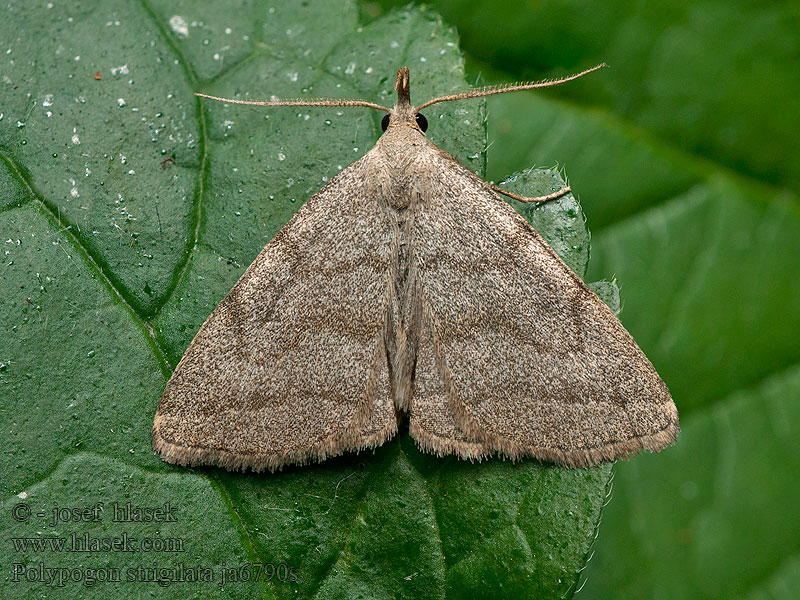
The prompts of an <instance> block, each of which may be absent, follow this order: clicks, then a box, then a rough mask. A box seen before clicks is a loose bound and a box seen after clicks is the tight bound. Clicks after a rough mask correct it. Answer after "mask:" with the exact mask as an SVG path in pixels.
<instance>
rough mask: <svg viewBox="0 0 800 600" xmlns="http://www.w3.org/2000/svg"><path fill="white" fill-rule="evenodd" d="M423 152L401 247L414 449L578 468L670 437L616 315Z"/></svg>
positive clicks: (478, 191) (665, 400) (660, 398)
mask: <svg viewBox="0 0 800 600" xmlns="http://www.w3.org/2000/svg"><path fill="white" fill-rule="evenodd" d="M437 150H438V149H437ZM432 162H433V163H434V164H435V165H436V168H435V169H434V172H435V174H436V176H434V177H433V178H431V179H430V181H428V182H427V183H426V185H427V186H428V187H427V189H424V190H422V192H421V198H420V204H419V206H418V208H417V210H416V212H415V216H414V219H415V220H414V244H413V252H414V259H413V260H414V264H415V265H416V269H417V278H418V279H417V283H416V284H417V287H418V292H417V293H418V298H419V299H418V302H419V303H420V305H421V306H420V310H421V323H420V328H419V331H420V334H419V347H418V354H417V367H416V373H415V382H414V391H413V395H412V406H411V408H410V417H411V423H410V431H411V434H412V436H414V437H415V439H416V440H417V441H418V443H420V445H421V446H422V448H423V449H426V450H428V451H433V452H436V453H439V454H447V453H456V454H458V455H460V456H462V457H466V458H481V457H483V456H486V455H488V454H491V453H493V452H500V453H502V454H504V455H506V456H509V457H511V458H518V457H523V456H532V457H536V458H539V459H541V460H547V461H552V462H555V463H558V464H561V465H565V466H570V467H581V466H587V465H596V464H598V463H599V462H602V461H604V460H614V459H617V458H627V457H628V456H629V455H630V454H632V453H634V452H636V451H638V450H640V449H642V448H646V449H649V450H652V451H658V450H660V449H662V448H663V447H665V446H666V445H668V444H669V443H671V442H672V441H673V440H674V439H675V436H676V435H677V433H678V430H679V426H678V415H677V410H676V408H675V404H674V403H673V401H672V398H671V397H670V394H669V391H668V390H667V387H666V385H665V384H664V382H663V381H662V380H661V378H660V377H659V376H658V374H657V373H656V371H655V369H654V368H653V366H652V364H651V363H650V361H649V360H648V359H647V357H646V356H645V355H644V353H643V352H642V351H641V349H640V348H639V347H638V346H637V345H636V342H635V341H634V340H633V338H632V337H631V335H630V334H629V333H628V332H627V331H626V330H625V329H624V328H623V326H622V324H621V323H620V322H619V320H618V319H617V317H616V316H615V315H614V314H613V313H612V312H611V310H610V309H609V308H608V307H607V306H606V305H605V304H604V303H603V302H602V301H601V300H600V299H599V298H598V297H597V296H596V295H595V294H594V293H593V292H592V291H591V290H590V289H589V288H588V287H587V286H586V285H585V284H584V283H583V281H581V279H580V278H579V277H578V276H577V275H575V273H573V272H572V271H571V270H570V269H569V267H567V266H566V265H565V264H564V263H563V261H562V260H561V259H560V258H559V257H558V256H557V255H556V254H555V252H554V251H553V250H552V249H551V248H550V247H549V246H548V245H547V243H546V242H545V241H544V240H543V239H542V237H541V236H540V235H539V234H538V233H537V232H536V231H535V230H534V229H533V228H532V227H531V226H530V224H528V222H527V221H526V220H525V219H524V218H523V217H522V216H520V215H519V214H518V213H517V212H516V211H515V210H514V209H513V208H512V207H511V206H509V205H508V204H507V203H506V202H504V201H503V200H501V199H500V198H499V197H498V196H497V195H496V194H495V193H494V192H492V191H491V190H490V188H489V187H488V186H487V184H486V183H485V182H483V181H481V180H480V179H479V178H478V177H477V176H476V175H475V174H474V173H472V172H471V171H469V170H468V169H466V167H464V166H462V165H461V164H460V163H458V162H457V161H456V160H455V159H454V158H452V157H451V156H450V155H448V154H446V153H444V152H443V151H438V153H436V157H435V160H433V161H432Z"/></svg>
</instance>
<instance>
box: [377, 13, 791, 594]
mask: <svg viewBox="0 0 800 600" xmlns="http://www.w3.org/2000/svg"><path fill="white" fill-rule="evenodd" d="M387 4H392V3H391V2H387ZM433 4H434V5H435V6H436V7H437V9H438V10H440V11H441V12H442V13H443V14H444V16H445V18H447V19H448V21H449V22H451V23H453V24H455V25H456V26H457V27H458V29H459V32H460V33H461V34H462V36H463V39H462V43H463V46H464V47H465V49H466V52H467V57H468V61H469V60H471V61H472V65H473V71H474V73H475V74H477V73H478V71H480V73H481V75H482V76H483V78H485V79H488V80H489V82H490V83H492V82H495V81H496V82H508V81H512V80H515V79H529V78H530V79H539V78H542V77H545V76H559V75H564V74H567V73H570V72H574V71H575V70H578V69H580V68H583V67H587V66H591V65H592V64H596V63H599V62H602V61H605V62H608V63H609V64H610V68H609V69H604V70H602V71H600V72H598V73H595V74H592V75H591V77H589V78H586V79H584V80H582V81H579V82H575V83H574V84H569V85H565V86H563V87H560V88H553V89H549V90H541V91H539V92H538V93H536V94H518V95H507V96H500V97H497V98H496V99H490V100H489V102H488V110H489V120H488V123H489V139H490V143H491V148H490V150H489V152H488V154H489V156H488V162H489V167H488V173H489V177H490V178H493V177H499V176H502V174H504V173H507V172H509V170H514V169H520V168H525V167H527V166H529V165H532V164H540V165H542V164H544V165H551V164H555V163H557V164H559V165H563V166H564V167H565V168H566V171H567V172H568V173H569V175H570V183H571V184H572V186H573V187H574V188H576V189H577V190H578V191H580V192H581V193H582V194H583V200H584V202H583V205H584V209H585V211H586V214H587V218H588V221H589V223H590V224H592V229H593V234H594V237H593V243H592V262H591V265H590V268H589V278H592V276H595V277H597V276H599V275H601V274H602V275H603V276H608V275H616V276H619V278H620V281H622V282H623V284H624V285H623V288H622V295H623V298H624V306H625V307H624V310H623V312H622V314H621V318H622V321H623V323H624V324H625V326H626V327H627V328H628V330H629V331H630V332H631V333H632V334H633V335H634V337H635V338H636V339H637V341H638V342H639V344H640V345H641V347H642V348H643V350H644V351H645V352H646V353H647V355H648V356H649V357H650V358H651V360H652V361H653V363H654V364H655V366H656V368H657V369H658V370H659V372H660V373H661V374H662V376H663V377H664V379H665V381H666V382H667V384H668V385H669V387H670V389H671V390H672V392H673V396H674V398H675V401H676V404H677V406H678V409H679V411H680V413H681V424H682V428H683V431H682V433H681V435H680V437H679V439H678V443H677V445H676V447H675V448H674V449H670V450H668V451H665V452H663V453H661V454H659V455H658V456H648V457H641V458H637V459H636V460H632V461H630V462H629V463H621V464H619V465H617V466H616V467H615V487H614V499H613V501H612V502H611V503H610V504H609V506H608V507H607V508H606V509H605V510H604V513H603V522H602V526H601V528H600V537H599V539H598V544H597V547H596V552H595V554H594V559H593V560H592V561H591V562H590V563H589V568H588V569H587V571H586V573H587V576H588V583H587V585H586V586H585V588H584V590H583V592H582V595H583V596H586V597H589V598H609V597H613V598H675V599H678V598H732V597H735V598H764V597H792V595H794V593H795V589H796V587H797V581H798V574H800V569H799V568H798V564H800V562H799V561H798V552H797V549H798V547H800V527H798V526H797V516H796V512H797V511H796V510H795V508H794V507H795V506H797V505H798V504H800V484H798V482H797V477H796V475H794V473H796V471H797V461H796V457H797V446H796V441H795V440H796V438H797V435H796V432H797V430H798V428H799V427H800V415H798V413H797V406H798V398H800V394H798V389H797V384H796V380H797V375H796V371H797V366H798V364H800V344H798V343H797V340H798V339H800V286H798V285H797V282H798V280H800V262H798V260H797V256H798V253H799V252H800V242H798V240H800V209H798V206H800V203H799V202H798V191H800V160H798V158H800V154H798V153H799V152H800V150H799V149H798V145H797V143H796V140H797V133H798V131H799V130H800V122H799V121H798V118H800V117H799V115H800V111H798V110H797V97H798V93H799V92H800V71H798V70H797V68H796V66H797V65H796V48H797V47H798V43H799V42H800V36H799V34H798V31H800V28H798V17H797V11H796V10H795V7H794V6H790V4H787V3H772V4H770V5H761V4H758V5H757V4H751V5H741V4H736V5H734V4H731V3H724V2H718V1H716V0H700V1H698V2H691V3H690V2H677V3H676V2H661V1H657V2H654V3H653V2H650V3H640V4H631V3H629V2H620V1H612V2H605V3H602V4H599V3H594V2H593V3H588V2H548V3H524V5H525V6H524V7H521V6H513V7H512V6H511V5H510V4H509V5H502V6H495V5H490V4H487V3H479V2H474V1H468V2H458V3H455V2H452V1H450V0H436V1H435V2H434V3H433ZM787 432H792V433H787Z"/></svg>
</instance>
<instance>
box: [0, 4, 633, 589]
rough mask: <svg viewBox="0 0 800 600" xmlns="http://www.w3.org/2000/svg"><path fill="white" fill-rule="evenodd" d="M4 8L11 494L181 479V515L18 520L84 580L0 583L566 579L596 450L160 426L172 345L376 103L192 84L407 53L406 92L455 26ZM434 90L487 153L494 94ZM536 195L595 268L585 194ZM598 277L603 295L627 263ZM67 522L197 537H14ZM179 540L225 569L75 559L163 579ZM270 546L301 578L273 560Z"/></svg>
mask: <svg viewBox="0 0 800 600" xmlns="http://www.w3.org/2000/svg"><path fill="white" fill-rule="evenodd" d="M6 16H7V18H6V19H5V21H4V22H3V23H2V24H0V31H2V33H3V39H7V40H12V41H11V42H9V46H10V52H8V53H6V54H5V55H4V58H3V59H2V61H3V62H2V64H3V73H4V75H6V77H5V78H4V81H5V86H6V87H4V88H3V92H2V93H3V96H4V102H3V103H2V105H3V113H4V114H3V118H2V120H0V156H2V158H3V160H2V161H0V191H2V192H3V197H2V199H1V200H0V207H1V208H0V238H1V239H0V242H1V243H3V245H4V255H3V259H4V262H3V270H2V274H1V275H0V277H1V278H2V286H3V287H2V289H3V290H4V294H5V301H4V302H3V304H2V305H0V323H2V326H3V332H4V340H5V341H4V344H3V346H2V348H0V386H1V389H2V391H3V405H2V411H1V412H0V415H2V417H1V418H2V424H3V429H4V431H5V432H6V437H5V438H4V442H3V445H2V463H0V481H2V485H3V486H4V490H5V493H6V499H5V504H4V507H5V508H4V510H5V511H6V512H5V514H6V518H7V519H11V518H12V517H11V516H9V515H11V511H12V509H13V508H14V507H15V506H16V505H18V504H25V505H28V506H29V507H30V508H31V510H32V511H36V512H35V513H33V514H35V515H38V511H40V510H41V511H43V514H48V512H50V511H52V509H53V508H56V506H55V505H56V503H57V504H58V506H59V507H62V508H64V507H66V508H74V509H78V512H77V513H75V514H78V515H80V514H83V513H82V512H81V509H83V508H85V507H89V506H94V505H95V504H96V503H97V502H104V503H106V504H107V505H110V504H111V503H113V502H117V503H119V504H125V503H127V502H131V504H132V505H135V506H139V507H142V508H151V509H153V508H157V507H159V506H163V504H164V503H165V502H170V503H171V505H174V506H175V507H176V508H177V510H178V512H179V513H180V519H179V521H178V522H177V523H158V524H156V523H153V522H144V523H141V522H134V523H120V522H115V521H113V520H112V519H110V518H108V517H109V515H106V516H105V517H104V518H102V519H100V520H99V521H92V522H85V521H81V520H78V521H72V522H69V523H67V524H61V525H58V524H54V525H53V526H49V525H48V524H47V523H44V522H43V521H41V519H42V518H43V517H38V516H35V517H31V518H30V519H29V520H27V521H19V522H12V521H9V523H10V524H11V525H12V526H11V527H9V528H7V531H8V533H7V539H6V542H5V544H4V552H5V558H6V561H5V562H6V564H12V563H20V564H23V565H25V567H24V568H26V569H38V568H39V565H40V564H41V565H42V568H43V569H45V568H50V567H64V568H69V569H71V570H70V573H72V574H75V575H74V576H77V574H82V575H81V576H82V577H83V578H84V580H83V581H82V582H75V581H72V582H69V583H68V584H66V585H65V587H64V588H59V587H58V586H54V585H53V584H52V582H51V583H50V584H48V583H47V582H46V581H35V579H36V578H37V577H38V575H37V573H39V571H31V573H32V574H31V575H30V576H28V575H25V577H24V580H23V581H13V580H12V579H11V575H10V573H7V576H6V578H5V579H4V581H3V588H2V596H3V597H4V598H15V597H20V598H21V597H29V596H30V595H31V594H41V595H44V594H47V593H53V594H55V593H60V592H61V590H64V593H67V594H68V595H69V596H70V597H74V596H75V595H81V596H83V597H102V598H108V597H114V596H122V597H131V596H136V597H138V596H150V595H156V594H157V595H159V596H160V597H163V596H166V597H186V596H187V595H190V596H193V597H203V598H205V597H229V596H231V595H233V596H235V597H238V596H242V597H253V596H263V597H267V598H272V597H277V598H290V597H291V598H295V597H310V596H314V595H316V596H318V597H325V598H328V597H347V598H349V597H354V596H359V595H360V596H363V597H398V596H400V597H405V598H431V597H439V598H443V597H452V598H462V597H463V598H472V597H476V596H481V597H497V598H502V597H509V596H512V597H519V596H531V597H538V598H560V597H569V596H570V595H571V594H572V593H573V591H574V589H575V588H576V586H577V584H578V577H579V574H580V572H581V570H582V569H583V568H584V566H585V564H586V559H587V556H588V554H589V549H590V546H591V544H592V541H593V540H594V537H595V535H596V527H597V524H598V521H599V515H600V510H601V507H602V505H603V503H604V502H605V501H606V497H607V493H608V485H609V479H610V471H611V469H610V466H608V465H606V466H603V467H599V468H595V469H586V470H565V469H560V468H556V467H554V466H552V465H543V464H540V463H538V462H536V461H520V462H517V463H515V464H511V463H509V462H504V461H502V460H500V459H493V460H489V461H486V462H484V463H482V464H472V463H469V462H464V461H459V460H456V459H454V458H452V457H448V458H438V457H435V456H431V455H426V454H422V453H420V452H419V451H418V450H417V448H416V445H415V444H414V442H413V440H411V439H410V438H409V437H408V435H407V433H402V434H401V435H399V436H398V438H397V439H395V440H392V441H391V442H388V443H386V444H384V446H382V447H381V448H379V449H377V450H376V451H375V452H374V453H362V454H358V455H356V454H349V455H346V456H343V457H339V458H336V459H333V460H329V461H326V462H324V463H322V464H320V465H313V466H307V467H303V468H288V469H286V470H284V471H283V472H282V473H278V474H272V475H270V474H252V473H246V474H241V473H228V472H224V471H221V470H218V469H193V470H192V469H182V468H178V467H174V466H170V465H167V464H165V463H163V462H161V461H160V459H158V458H157V457H156V456H154V454H153V452H152V449H151V444H150V428H151V425H152V418H153V415H154V413H155V409H156V406H157V403H158V399H159V396H160V394H161V392H162V391H163V388H164V385H165V382H166V379H167V377H168V375H169V367H168V365H175V364H176V363H177V361H178V360H179V358H180V356H181V355H182V353H183V351H184V349H185V348H186V346H187V345H188V343H189V341H190V340H191V338H192V336H193V335H194V333H195V332H196V330H197V328H198V327H199V326H200V325H201V323H202V322H203V320H204V319H205V318H206V317H207V316H208V314H209V313H210V312H211V310H212V309H213V308H214V306H215V305H216V303H217V302H218V301H219V300H220V299H221V298H222V297H223V296H224V295H225V294H226V293H227V291H228V290H229V289H230V288H231V286H232V285H233V284H234V283H235V281H236V279H237V278H238V277H239V276H240V275H241V273H242V272H243V271H244V269H245V268H246V267H247V265H248V264H249V263H250V261H251V260H252V259H253V258H254V257H255V255H256V254H257V253H258V251H259V250H260V249H261V248H262V247H263V246H264V245H265V244H266V243H267V242H268V241H269V239H271V237H272V236H273V235H274V234H275V233H276V232H277V231H278V229H279V228H280V227H281V226H282V225H283V224H284V223H285V222H286V221H287V220H288V219H289V218H290V216H291V215H292V214H293V213H294V212H295V211H296V210H297V208H299V206H301V205H302V202H303V201H305V199H306V198H308V196H309V195H311V194H312V193H314V192H315V191H316V190H317V189H318V188H319V187H321V186H322V185H323V183H324V181H325V180H326V179H328V178H330V177H332V176H334V175H335V174H336V173H337V172H338V171H339V170H340V169H341V168H343V167H345V166H347V165H348V164H350V163H351V162H353V161H354V160H356V159H357V158H358V157H360V156H361V155H362V154H363V153H364V152H366V151H367V150H368V149H369V148H370V147H371V145H372V144H373V143H374V140H375V139H377V137H378V135H379V133H380V126H379V123H380V114H370V113H369V112H368V111H364V110H362V109H358V110H352V109H351V110H347V109H344V110H339V109H317V110H311V109H303V110H297V109H291V108H281V109H273V110H263V109H262V110H256V109H252V108H245V107H233V106H227V105H225V104H222V103H210V102H206V101H202V102H200V101H197V100H196V99H194V98H193V97H192V93H193V92H194V91H203V92H207V93H214V94H218V95H227V96H241V97H245V96H247V97H254V98H255V97H269V96H271V95H273V94H274V95H277V96H282V97H291V96H306V95H314V96H334V97H360V98H364V99H368V100H374V101H378V102H382V103H392V102H393V97H394V95H393V85H394V73H395V70H396V68H397V67H399V66H403V65H405V64H408V65H410V67H411V77H412V82H413V94H414V97H415V99H417V100H418V101H420V100H424V99H426V98H428V97H432V96H433V95H435V94H443V93H447V92H450V91H452V90H455V89H463V88H464V87H465V82H464V71H463V62H462V59H461V55H460V51H459V49H458V46H457V39H456V36H455V33H454V32H453V30H452V29H449V28H448V27H447V26H445V25H444V24H443V23H442V22H441V20H440V19H439V18H438V17H437V16H436V15H433V14H430V13H427V12H424V11H420V10H416V9H409V10H403V11H398V12H396V13H392V14H389V15H387V16H385V17H382V18H380V19H378V20H375V21H374V22H372V23H370V24H369V25H367V26H363V27H362V26H360V25H359V21H358V12H357V7H355V6H354V5H351V4H349V3H346V4H343V5H334V4H332V3H329V2H326V3H323V2H304V3H302V4H301V5H299V6H298V5H296V4H295V3H286V4H283V5H279V6H275V7H274V10H273V8H270V7H262V6H249V5H246V6H243V7H238V8H237V9H236V10H232V9H230V7H223V6H219V5H218V4H217V3H213V2H198V3H193V4H192V5H191V6H188V7H187V6H183V5H174V4H171V3H164V4H159V5H152V6H151V5H148V4H124V5H121V6H120V5H118V4H112V3H110V2H105V3H99V4H97V5H94V6H92V7H91V8H86V9H80V8H75V7H65V6H62V5H60V4H52V5H45V6H41V7H28V6H27V5H22V4H20V5H11V6H10V8H9V9H8V10H7V15H6ZM96 71H98V72H99V79H97V78H96V77H95V72H96ZM123 101H124V102H123ZM45 105H46V106H45ZM426 112H427V114H426V116H427V118H428V120H429V122H430V123H431V128H430V136H431V138H432V139H433V140H434V141H435V142H437V143H439V144H440V145H441V146H442V147H444V148H446V149H447V150H449V151H451V152H452V153H453V154H455V155H456V156H457V157H458V158H459V160H461V161H462V162H463V163H464V164H466V165H467V166H470V167H471V168H473V169H475V170H476V171H477V172H479V173H480V174H483V173H484V172H485V156H486V154H485V147H486V138H485V136H486V131H485V120H484V119H485V117H484V113H485V109H484V106H483V105H482V104H481V103H480V102H472V103H463V104H457V105H450V104H442V105H436V106H433V107H431V110H429V111H426ZM48 113H49V114H48ZM18 124H19V125H18ZM123 157H124V160H123ZM165 159H170V160H165ZM131 171H132V172H131ZM508 185H509V188H510V189H514V190H516V191H518V192H520V193H523V194H526V195H539V194H544V193H548V192H551V191H553V190H554V189H559V188H560V187H562V186H563V185H564V182H563V179H562V177H561V175H560V173H559V172H558V171H557V170H552V169H551V170H547V171H529V172H525V173H523V174H518V175H516V176H513V177H512V178H510V180H509V182H508ZM523 212H524V213H525V214H526V216H527V217H528V218H529V219H530V220H531V221H532V222H533V223H534V224H535V225H536V226H537V228H538V229H539V230H540V231H541V232H542V234H543V235H544V236H545V237H546V238H547V239H549V240H550V241H551V243H552V244H553V246H554V248H555V249H556V251H557V252H559V253H560V254H561V255H562V257H563V258H564V259H565V260H566V261H567V262H568V263H569V264H570V265H572V267H573V268H574V269H575V270H576V272H578V273H579V274H583V273H584V272H585V270H586V265H587V261H588V233H587V231H586V229H585V226H584V217H583V214H582V212H581V209H580V206H579V205H578V203H577V201H576V200H575V198H574V197H572V196H568V197H564V198H562V199H560V200H559V201H558V202H553V203H549V204H545V205H543V206H538V207H526V208H525V209H524V210H523ZM596 289H598V291H599V292H600V293H601V294H602V295H603V297H604V298H606V299H607V301H608V302H609V304H610V305H612V306H615V307H617V308H618V290H617V289H616V286H615V284H613V283H608V282H600V283H599V284H596ZM72 532H76V533H77V534H78V535H83V534H84V533H88V534H89V535H90V536H92V537H106V538H113V537H119V536H123V535H126V534H127V535H128V536H132V537H136V538H137V539H138V538H144V537H156V536H161V537H165V538H178V537H180V538H181V539H184V540H185V550H184V551H183V552H182V553H181V554H180V556H179V557H176V556H174V555H172V554H170V553H166V552H164V553H160V552H156V553H131V554H128V553H121V552H113V551H110V552H106V551H99V552H91V553H69V554H68V555H67V553H63V554H62V553H59V552H56V551H55V550H52V549H50V550H46V551H37V550H35V548H33V549H32V548H31V547H29V548H28V549H27V550H24V549H21V548H20V549H16V548H15V547H14V545H13V543H12V541H11V539H10V538H12V537H14V538H19V539H23V538H26V537H30V538H36V539H41V538H53V537H59V536H61V537H63V536H69V534H70V533H72ZM255 564H261V565H262V569H263V570H262V571H261V573H260V577H258V575H259V572H258V571H253V569H255V568H256V567H255V566H253V565H255ZM177 565H183V566H185V567H191V566H193V567H201V568H207V569H210V570H211V573H212V576H213V577H214V580H213V582H208V581H206V582H191V581H185V580H182V581H174V582H171V583H170V585H165V584H166V581H162V582H161V583H158V582H152V581H151V582H148V583H141V582H138V581H134V582H126V581H122V582H119V583H115V582H98V583H96V584H95V585H93V586H87V585H86V583H85V582H86V580H85V577H87V576H88V575H87V569H89V570H91V569H99V568H120V569H122V575H123V577H125V574H126V573H127V569H128V568H133V569H136V568H137V567H139V566H143V567H148V568H149V567H153V568H154V569H161V568H164V569H167V570H166V571H163V572H160V571H159V572H160V573H162V575H163V577H164V578H166V579H170V578H172V579H175V578H177V577H178V575H177V574H176V573H178V571H177V570H173V571H169V569H173V568H174V569H178V566H177ZM281 565H283V567H285V568H286V569H289V570H290V571H291V573H294V574H296V577H295V578H280V577H277V576H275V575H276V574H275V573H273V576H272V577H269V578H268V577H266V575H267V572H268V571H267V569H268V568H270V569H273V570H274V569H275V568H277V567H278V566H281ZM240 567H243V568H244V571H240V570H239V568H240ZM20 568H23V567H20ZM231 568H234V570H235V573H238V579H236V576H235V575H234V572H233V571H230V569H231ZM26 572H27V571H26ZM42 572H43V573H44V572H46V571H42ZM182 572H185V571H182ZM244 572H247V573H250V575H247V580H242V579H243V578H244V577H245V576H244V575H242V573H244ZM171 573H172V574H171ZM253 573H255V575H254V574H253ZM279 573H280V571H278V574H279ZM223 574H226V580H225V581H224V582H223V580H222V576H223ZM234 579H236V580H234ZM256 579H258V581H256ZM264 579H269V580H268V581H264ZM67 590H69V591H67Z"/></svg>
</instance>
